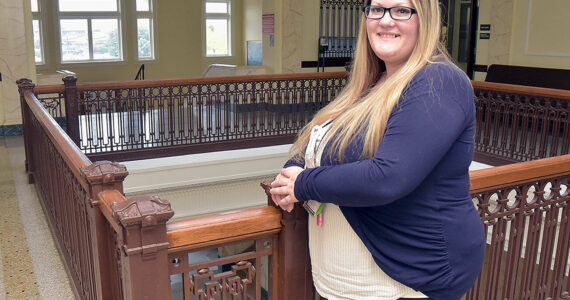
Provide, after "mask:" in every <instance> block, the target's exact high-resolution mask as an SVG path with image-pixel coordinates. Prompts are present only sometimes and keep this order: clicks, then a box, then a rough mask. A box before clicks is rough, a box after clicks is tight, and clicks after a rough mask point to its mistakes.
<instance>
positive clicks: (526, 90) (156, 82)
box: [34, 72, 570, 100]
mask: <svg viewBox="0 0 570 300" xmlns="http://www.w3.org/2000/svg"><path fill="white" fill-rule="evenodd" d="M348 74H349V73H348V72H313V73H294V74H264V75H243V76H223V77H190V78H175V79H152V80H144V81H141V80H126V81H101V82H86V83H78V84H77V88H78V90H79V91H86V90H102V89H123V88H142V87H160V86H171V85H187V84H208V83H235V82H241V81H267V80H297V79H320V78H331V77H332V78H334V77H338V78H345V77H347V76H348ZM471 84H472V85H473V88H475V89H490V90H496V91H499V92H506V93H517V94H525V95H531V96H543V97H552V98H558V99H569V100H570V91H566V90H559V89H549V88H541V87H532V86H523V85H515V84H505V83H494V82H484V81H477V80H472V81H471ZM63 91H64V86H63V84H61V85H42V86H36V87H34V93H36V94H50V93H62V92H63Z"/></svg>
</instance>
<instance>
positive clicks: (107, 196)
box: [98, 190, 127, 232]
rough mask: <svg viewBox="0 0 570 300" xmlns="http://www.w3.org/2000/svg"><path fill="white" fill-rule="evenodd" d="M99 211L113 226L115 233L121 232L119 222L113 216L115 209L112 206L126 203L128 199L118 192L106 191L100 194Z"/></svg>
mask: <svg viewBox="0 0 570 300" xmlns="http://www.w3.org/2000/svg"><path fill="white" fill-rule="evenodd" d="M98 197H99V209H100V210H101V212H102V213H103V215H104V216H105V218H106V219H107V221H108V222H109V224H110V225H111V227H113V229H114V230H115V232H119V230H120V228H119V222H118V221H117V220H116V219H115V217H114V216H113V209H112V208H111V205H112V204H113V203H116V202H123V201H126V200H127V198H125V196H124V195H123V194H122V193H121V192H119V191H117V190H104V191H102V192H100V193H99V194H98Z"/></svg>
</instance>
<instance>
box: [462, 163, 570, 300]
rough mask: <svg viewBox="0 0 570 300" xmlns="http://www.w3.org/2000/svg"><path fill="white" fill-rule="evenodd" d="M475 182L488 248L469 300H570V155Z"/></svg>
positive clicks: (496, 171)
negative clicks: (569, 274) (569, 275)
mask: <svg viewBox="0 0 570 300" xmlns="http://www.w3.org/2000/svg"><path fill="white" fill-rule="evenodd" d="M470 176H471V190H470V192H471V195H472V196H473V199H474V202H475V203H476V205H477V208H478V210H479V214H480V216H481V221H482V222H483V224H484V226H485V232H487V237H488V238H487V244H488V247H487V253H486V256H485V265H484V267H483V271H482V272H481V275H480V276H479V278H478V279H477V282H476V283H475V286H474V287H473V289H472V290H471V291H470V292H469V293H468V294H467V299H529V300H530V299H569V298H570V294H569V292H570V277H568V271H569V270H568V269H569V267H570V265H569V259H568V258H569V257H568V255H569V251H570V249H569V245H570V220H569V218H570V191H569V190H568V187H569V186H570V185H569V183H570V155H564V156H560V157H553V158H546V159H540V160H535V161H529V162H524V163H516V164H511V165H507V166H501V167H494V168H489V169H485V170H479V171H473V172H471V173H470ZM466 259H468V258H466Z"/></svg>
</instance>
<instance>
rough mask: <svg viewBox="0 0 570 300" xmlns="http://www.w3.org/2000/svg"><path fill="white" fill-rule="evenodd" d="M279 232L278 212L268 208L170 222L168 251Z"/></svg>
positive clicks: (279, 217)
mask: <svg viewBox="0 0 570 300" xmlns="http://www.w3.org/2000/svg"><path fill="white" fill-rule="evenodd" d="M280 229H281V212H280V211H279V210H278V209H276V208H275V207H269V206H265V207H258V208H249V209H244V210H241V211H237V212H230V213H220V214H215V215H211V216H203V217H197V218H192V219H186V220H179V221H173V222H170V223H168V224H167V225H166V230H167V236H168V243H169V244H170V246H169V249H168V252H169V253H171V252H177V251H181V250H188V249H193V248H199V247H204V246H206V245H211V244H214V243H225V242H228V241H233V240H237V239H238V238H239V239H240V240H241V239H244V238H250V237H255V236H261V235H265V234H268V233H276V232H279V230H280Z"/></svg>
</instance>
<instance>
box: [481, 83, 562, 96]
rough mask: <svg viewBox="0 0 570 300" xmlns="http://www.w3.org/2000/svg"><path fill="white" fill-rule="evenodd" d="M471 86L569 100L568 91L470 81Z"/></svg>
mask: <svg viewBox="0 0 570 300" xmlns="http://www.w3.org/2000/svg"><path fill="white" fill-rule="evenodd" d="M471 84H472V85H473V88H474V89H485V90H493V91H497V92H505V93H513V94H524V95H529V96H541V97H550V98H556V99H566V100H570V91H567V90H559V89H548V88H541V87H534V86H525V85H516V84H506V83H495V82H484V81H476V80H472V81H471Z"/></svg>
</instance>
